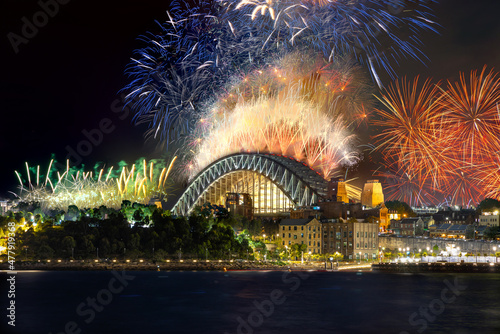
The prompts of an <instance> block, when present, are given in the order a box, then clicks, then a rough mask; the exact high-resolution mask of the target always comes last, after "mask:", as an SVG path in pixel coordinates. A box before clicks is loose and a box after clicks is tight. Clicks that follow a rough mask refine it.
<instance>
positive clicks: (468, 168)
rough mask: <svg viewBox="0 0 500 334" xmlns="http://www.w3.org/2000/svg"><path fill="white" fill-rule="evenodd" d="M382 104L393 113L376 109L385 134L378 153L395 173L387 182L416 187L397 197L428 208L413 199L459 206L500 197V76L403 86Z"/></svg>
mask: <svg viewBox="0 0 500 334" xmlns="http://www.w3.org/2000/svg"><path fill="white" fill-rule="evenodd" d="M381 102H382V103H383V104H384V106H385V107H386V110H377V111H376V113H377V115H378V117H379V119H378V120H375V121H374V125H377V126H379V127H381V129H382V131H381V133H380V134H379V135H377V136H376V139H377V141H378V147H377V149H378V150H380V151H381V152H383V154H384V156H385V157H386V163H385V167H387V169H388V170H389V171H392V172H389V174H388V175H386V178H387V179H388V180H390V179H391V178H392V179H393V180H401V179H405V177H406V180H408V182H410V181H411V185H412V187H411V189H408V188H405V187H402V186H401V187H395V189H394V190H395V191H394V192H393V196H394V198H403V199H408V198H409V197H410V198H411V199H412V202H411V204H414V205H418V204H427V203H429V201H428V199H425V197H423V196H414V195H415V194H416V193H421V192H424V193H432V194H439V196H438V197H439V198H441V199H443V198H444V199H445V200H446V202H447V203H448V204H459V205H470V204H471V203H479V202H480V201H481V200H482V199H483V198H485V197H494V198H499V195H500V194H499V192H498V189H499V188H500V182H499V181H500V180H499V178H498V168H499V158H498V152H499V149H498V148H499V147H500V141H499V138H498V133H499V132H500V117H499V112H498V104H499V103H500V78H499V76H498V75H497V74H496V73H495V72H493V71H490V72H489V73H487V72H486V68H484V69H483V70H482V71H481V73H480V74H479V75H478V73H477V71H473V72H472V73H471V75H470V77H469V80H467V79H466V76H465V74H463V73H462V74H461V75H460V81H459V82H457V83H452V82H448V85H447V87H446V88H443V87H441V86H440V84H439V83H438V84H432V83H431V82H430V81H429V80H427V81H426V82H425V83H424V85H422V86H419V85H418V80H415V81H414V82H413V83H410V82H403V83H402V84H399V83H396V84H395V85H394V86H392V87H390V88H389V89H388V90H386V92H385V94H384V96H383V97H382V98H381ZM381 176H383V175H381ZM402 176H405V177H403V178H402ZM388 182H391V181H388ZM398 182H399V181H396V183H395V184H398ZM403 183H404V182H403ZM410 194H413V195H411V196H410ZM434 202H435V201H434Z"/></svg>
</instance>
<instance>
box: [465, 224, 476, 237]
mask: <svg viewBox="0 0 500 334" xmlns="http://www.w3.org/2000/svg"><path fill="white" fill-rule="evenodd" d="M475 237H476V232H475V230H474V226H473V225H467V228H466V229H465V239H475Z"/></svg>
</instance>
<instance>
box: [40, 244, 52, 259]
mask: <svg viewBox="0 0 500 334" xmlns="http://www.w3.org/2000/svg"><path fill="white" fill-rule="evenodd" d="M36 254H37V255H38V257H39V258H40V259H51V258H52V257H53V256H54V250H53V249H52V248H51V247H50V246H49V245H48V244H46V243H43V244H42V245H41V246H40V247H38V250H37V252H36Z"/></svg>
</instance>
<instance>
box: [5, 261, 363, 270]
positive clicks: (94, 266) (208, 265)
mask: <svg viewBox="0 0 500 334" xmlns="http://www.w3.org/2000/svg"><path fill="white" fill-rule="evenodd" d="M14 267H15V269H14V270H9V265H8V264H7V263H1V264H0V272H11V271H19V272H21V271H27V270H43V271H107V270H117V271H122V270H125V271H184V270H186V271H197V270H199V271H262V270H274V271H286V270H292V271H293V270H308V271H309V270H312V271H328V272H331V271H337V269H336V268H335V267H334V268H335V269H334V270H332V269H331V267H330V265H328V267H327V268H326V269H325V264H324V262H320V263H300V262H299V263H275V262H274V263H273V262H258V261H255V262H229V261H220V262H219V261H217V260H215V261H210V262H206V261H202V262H198V261H196V262H193V261H189V262H178V261H176V262H161V263H160V262H157V263H153V262H142V263H141V262H130V263H123V262H93V263H92V262H72V263H70V262H16V263H15V264H14ZM360 269H363V270H366V269H368V270H370V269H371V264H360V265H358V264H352V263H346V264H341V265H340V266H339V268H338V270H360Z"/></svg>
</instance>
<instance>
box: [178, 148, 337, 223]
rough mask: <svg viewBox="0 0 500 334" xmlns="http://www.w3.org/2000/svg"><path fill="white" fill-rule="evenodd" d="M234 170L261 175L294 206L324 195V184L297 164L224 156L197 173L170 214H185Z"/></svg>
mask: <svg viewBox="0 0 500 334" xmlns="http://www.w3.org/2000/svg"><path fill="white" fill-rule="evenodd" d="M236 171H251V172H255V173H258V174H260V175H263V176H264V177H266V178H267V179H269V180H270V181H271V182H272V183H274V184H275V185H276V186H277V187H278V188H279V189H281V190H282V191H283V192H284V193H285V194H286V195H287V196H288V198H289V199H290V200H291V201H292V202H293V203H294V204H295V205H296V206H306V205H312V204H314V203H317V202H318V200H319V199H323V198H325V197H326V194H327V181H326V180H325V179H324V178H323V177H321V175H319V173H317V172H316V171H314V170H313V169H311V168H310V167H309V166H307V165H306V164H304V163H302V162H300V161H297V160H295V159H293V158H289V157H285V156H280V155H274V154H264V153H238V154H233V155H229V156H226V157H223V158H221V159H219V160H217V161H215V162H213V163H212V164H210V165H209V166H207V167H206V168H205V169H203V170H202V171H201V172H200V173H198V175H197V176H196V177H195V178H194V179H193V180H192V181H191V183H190V184H189V185H188V187H187V189H186V190H185V191H184V193H183V194H182V196H181V197H180V198H179V200H178V201H177V203H176V204H175V205H174V207H173V209H172V213H173V214H175V215H179V216H186V215H188V214H189V213H190V212H191V210H192V209H193V207H194V205H195V204H196V202H197V201H198V199H199V198H200V197H201V196H202V195H203V193H204V192H205V191H207V190H208V189H209V188H210V187H211V185H212V184H214V183H215V182H216V181H217V180H218V179H219V178H221V177H223V176H224V175H227V174H229V173H233V172H236Z"/></svg>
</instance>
